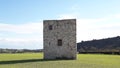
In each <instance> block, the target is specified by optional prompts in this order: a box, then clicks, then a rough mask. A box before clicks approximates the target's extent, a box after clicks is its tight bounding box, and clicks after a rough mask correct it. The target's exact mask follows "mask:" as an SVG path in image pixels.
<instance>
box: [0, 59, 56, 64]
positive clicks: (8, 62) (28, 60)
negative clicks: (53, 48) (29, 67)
mask: <svg viewBox="0 0 120 68" xmlns="http://www.w3.org/2000/svg"><path fill="white" fill-rule="evenodd" d="M44 61H56V60H45V59H27V60H10V61H0V65H1V64H16V63H27V62H44Z"/></svg>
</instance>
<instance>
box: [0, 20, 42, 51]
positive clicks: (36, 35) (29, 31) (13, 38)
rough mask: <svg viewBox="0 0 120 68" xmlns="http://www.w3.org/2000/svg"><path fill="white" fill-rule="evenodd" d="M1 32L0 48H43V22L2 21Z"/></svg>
mask: <svg viewBox="0 0 120 68" xmlns="http://www.w3.org/2000/svg"><path fill="white" fill-rule="evenodd" d="M0 32H1V35H0V48H30V49H35V48H38V49H40V48H43V23H42V22H39V23H26V24H17V25H15V24H3V23H0ZM4 32H7V33H8V34H5V33H4ZM10 33H12V34H13V35H9V34H10Z"/></svg>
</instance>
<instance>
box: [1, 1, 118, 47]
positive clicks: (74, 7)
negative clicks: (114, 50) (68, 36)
mask: <svg viewBox="0 0 120 68" xmlns="http://www.w3.org/2000/svg"><path fill="white" fill-rule="evenodd" d="M119 7H120V0H0V48H20V49H22V48H27V49H37V48H38V49H39V48H43V41H42V40H43V31H42V30H43V25H42V24H43V23H42V21H43V20H47V19H49V20H50V19H68V18H76V19H77V42H80V41H81V40H84V41H85V40H92V39H101V38H107V37H114V36H119V35H120V31H119V30H120V8H119Z"/></svg>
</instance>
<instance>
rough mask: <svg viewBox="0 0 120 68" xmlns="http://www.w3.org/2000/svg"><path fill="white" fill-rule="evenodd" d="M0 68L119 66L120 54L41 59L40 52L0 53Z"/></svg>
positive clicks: (119, 67)
mask: <svg viewBox="0 0 120 68" xmlns="http://www.w3.org/2000/svg"><path fill="white" fill-rule="evenodd" d="M0 68H120V55H101V54H100V55H99V54H78V55H77V60H43V54H42V53H25V54H0Z"/></svg>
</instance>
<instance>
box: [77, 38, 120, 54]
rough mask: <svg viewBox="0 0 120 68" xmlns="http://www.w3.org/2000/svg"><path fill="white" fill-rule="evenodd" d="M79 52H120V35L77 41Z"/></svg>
mask: <svg viewBox="0 0 120 68" xmlns="http://www.w3.org/2000/svg"><path fill="white" fill-rule="evenodd" d="M77 51H78V52H120V36H117V37H113V38H106V39H100V40H91V41H82V42H80V43H77Z"/></svg>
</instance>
